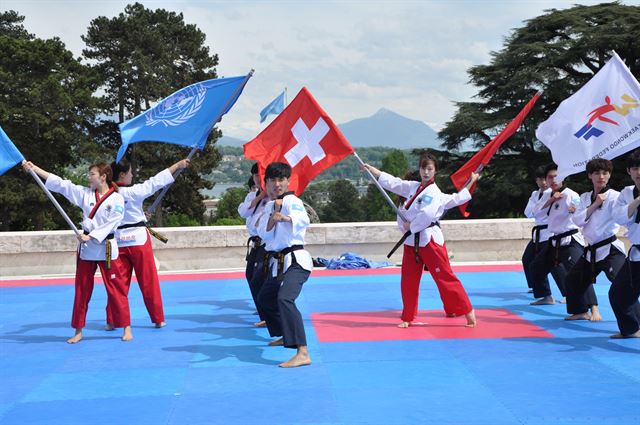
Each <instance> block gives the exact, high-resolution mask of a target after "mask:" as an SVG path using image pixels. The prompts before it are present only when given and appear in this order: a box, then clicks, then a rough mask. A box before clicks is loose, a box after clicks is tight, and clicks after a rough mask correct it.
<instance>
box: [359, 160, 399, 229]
mask: <svg viewBox="0 0 640 425" xmlns="http://www.w3.org/2000/svg"><path fill="white" fill-rule="evenodd" d="M353 156H355V157H356V159H357V160H358V162H359V163H360V165H362V166H363V168H364V169H365V171H366V172H367V174H368V175H369V177H370V178H371V180H373V183H375V185H376V187H377V188H378V190H379V191H380V193H382V196H383V197H384V199H385V200H386V201H387V203H388V204H389V206H391V208H393V210H394V211H395V213H396V214H398V217H400V219H402V221H404V222H405V223H408V222H409V220H407V218H406V217H405V216H404V214H403V213H402V212H401V211H400V210H398V206H397V205H396V204H394V203H393V201H392V200H391V198H390V197H389V194H388V193H387V192H386V191H385V190H384V189H383V188H382V186H380V183H378V179H376V178H375V177H374V176H373V174H371V171H369V170H368V169H367V168H365V167H364V161H363V160H362V159H361V158H360V156H359V155H358V153H357V152H356V151H355V150H354V151H353Z"/></svg>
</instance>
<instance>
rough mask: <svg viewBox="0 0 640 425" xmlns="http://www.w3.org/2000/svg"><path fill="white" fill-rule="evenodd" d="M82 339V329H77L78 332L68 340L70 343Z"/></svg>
mask: <svg viewBox="0 0 640 425" xmlns="http://www.w3.org/2000/svg"><path fill="white" fill-rule="evenodd" d="M80 340H82V329H76V334H75V335H74V336H72V337H71V338H69V339H68V340H67V343H68V344H76V343H78V342H80Z"/></svg>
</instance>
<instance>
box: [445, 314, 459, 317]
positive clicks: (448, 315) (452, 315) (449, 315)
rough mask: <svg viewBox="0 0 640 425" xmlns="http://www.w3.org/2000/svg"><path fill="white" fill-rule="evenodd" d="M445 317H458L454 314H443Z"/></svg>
mask: <svg viewBox="0 0 640 425" xmlns="http://www.w3.org/2000/svg"><path fill="white" fill-rule="evenodd" d="M445 316H447V317H458V315H457V314H455V313H445Z"/></svg>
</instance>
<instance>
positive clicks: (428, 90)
mask: <svg viewBox="0 0 640 425" xmlns="http://www.w3.org/2000/svg"><path fill="white" fill-rule="evenodd" d="M128 3H131V2H128V1H120V0H102V1H95V0H82V1H75V0H55V1H54V0H0V10H7V9H12V10H16V11H18V12H19V13H20V14H22V15H24V16H25V22H24V25H25V27H26V28H27V30H28V31H29V32H31V33H33V34H35V35H36V36H38V37H41V38H50V37H59V38H60V39H61V40H62V41H63V42H64V43H65V44H66V46H67V48H68V49H69V50H71V51H72V52H73V53H74V54H75V55H76V56H79V55H80V54H81V52H82V49H83V47H84V43H83V42H82V40H81V38H80V37H81V35H82V34H85V33H86V29H87V27H88V25H89V23H90V21H91V20H92V19H94V18H96V17H98V16H107V17H113V16H116V15H118V14H119V13H121V12H123V11H124V8H125V6H126V5H127V4H128ZM141 3H143V4H144V5H145V6H146V7H148V8H153V9H155V8H163V9H167V10H172V11H176V12H181V13H183V15H184V20H185V22H186V23H189V24H195V25H197V26H198V28H200V29H201V30H202V31H203V32H204V33H205V34H206V36H207V38H206V44H207V45H208V46H209V48H210V51H211V52H213V53H217V54H218V55H219V59H220V62H219V65H218V67H217V71H218V75H219V76H229V77H230V76H237V75H243V74H246V73H247V72H249V70H251V69H255V74H254V76H253V77H252V78H251V80H250V81H249V82H248V84H247V86H246V88H245V91H244V93H243V95H242V96H241V97H240V99H239V101H238V103H237V104H236V106H235V107H234V108H233V109H232V110H231V111H230V112H229V113H228V114H227V115H226V116H225V117H224V118H223V120H222V122H221V123H220V125H219V128H221V129H222V131H223V133H224V134H225V135H227V136H232V137H237V138H241V139H245V140H248V139H251V138H252V137H254V136H255V135H257V134H258V133H259V132H260V131H261V130H262V129H263V128H264V127H265V126H266V125H267V124H268V123H269V121H266V122H265V123H264V124H260V122H259V111H260V110H261V109H262V108H263V107H264V106H266V105H267V104H268V103H269V102H270V101H271V100H272V99H273V98H275V97H276V96H277V95H278V94H279V93H280V92H282V90H283V89H284V88H285V87H286V88H287V94H288V99H289V100H291V99H292V98H293V97H294V96H295V94H297V92H298V91H299V90H300V89H301V88H302V87H303V86H306V87H307V88H308V89H309V90H310V91H311V93H312V94H313V95H314V97H315V98H316V99H317V100H318V102H319V103H320V104H321V105H322V106H323V108H324V109H325V110H326V111H327V112H328V114H329V115H330V116H331V117H332V119H333V120H334V121H335V122H336V123H344V122H347V121H350V120H352V119H356V118H363V117H367V116H370V115H373V114H374V113H375V112H376V111H378V110H379V109H380V108H387V109H390V110H392V111H394V112H397V113H399V114H402V115H404V116H406V117H409V118H411V119H416V120H421V121H423V122H425V123H427V124H428V125H429V126H431V127H432V128H434V129H435V130H440V129H441V128H442V127H443V126H444V125H445V123H446V122H447V121H448V120H450V119H451V118H452V117H453V115H454V113H455V111H456V108H455V104H454V102H456V101H467V100H470V99H472V97H473V96H474V95H475V94H476V88H475V87H473V86H472V85H470V84H468V75H467V73H466V71H467V69H468V68H469V67H471V66H473V65H479V64H487V63H489V61H490V52H491V51H496V50H499V49H501V47H502V45H503V42H504V39H505V37H507V36H508V35H509V34H510V31H511V29H513V28H517V27H521V26H523V25H524V21H526V20H527V19H531V18H534V17H535V16H538V15H540V14H542V13H543V11H544V10H546V9H551V8H555V9H564V8H568V7H571V6H572V5H573V4H576V3H579V4H585V5H588V4H597V3H600V2H597V1H585V0H571V1H564V0H555V1H549V0H523V1H520V0H518V1H515V0H511V1H506V0H477V1H471V0H447V1H439V0H438V1H436V0H434V1H406V0H397V1H357V0H351V1H340V2H338V1H242V0H239V1H224V2H223V1H210V0H183V1H164V0H154V1H144V0H143V1H141ZM623 3H624V4H638V3H639V2H638V1H629V0H627V1H624V2H623Z"/></svg>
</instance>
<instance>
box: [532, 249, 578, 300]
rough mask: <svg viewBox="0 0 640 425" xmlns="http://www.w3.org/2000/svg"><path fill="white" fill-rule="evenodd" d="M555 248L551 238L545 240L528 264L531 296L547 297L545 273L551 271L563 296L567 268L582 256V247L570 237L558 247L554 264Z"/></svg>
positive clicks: (548, 291)
mask: <svg viewBox="0 0 640 425" xmlns="http://www.w3.org/2000/svg"><path fill="white" fill-rule="evenodd" d="M555 250H556V248H555V247H554V246H552V245H551V240H549V241H547V243H545V244H544V245H543V247H542V249H541V250H540V252H539V253H538V255H536V258H534V259H533V261H532V262H531V264H530V265H529V270H530V273H531V280H532V284H533V296H534V297H535V298H542V297H548V296H550V295H551V288H550V287H549V279H548V278H547V275H548V274H549V273H551V275H552V276H553V279H554V280H555V281H556V285H558V289H559V290H560V293H561V294H562V296H563V297H564V296H565V295H566V291H565V280H566V278H567V274H569V270H571V269H572V268H573V266H574V265H575V263H576V262H577V261H578V259H579V258H580V257H581V256H582V252H583V251H584V247H583V246H582V245H580V244H579V243H578V242H576V240H575V239H573V238H571V242H570V243H569V244H568V245H565V246H561V247H560V254H559V257H558V259H559V262H558V265H557V266H556V265H555Z"/></svg>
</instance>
